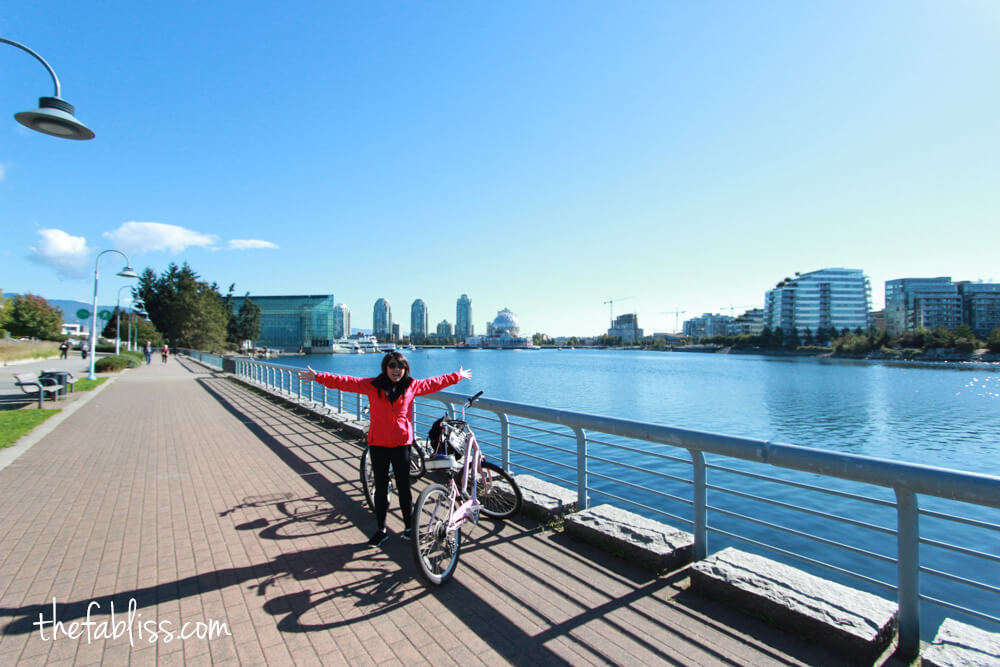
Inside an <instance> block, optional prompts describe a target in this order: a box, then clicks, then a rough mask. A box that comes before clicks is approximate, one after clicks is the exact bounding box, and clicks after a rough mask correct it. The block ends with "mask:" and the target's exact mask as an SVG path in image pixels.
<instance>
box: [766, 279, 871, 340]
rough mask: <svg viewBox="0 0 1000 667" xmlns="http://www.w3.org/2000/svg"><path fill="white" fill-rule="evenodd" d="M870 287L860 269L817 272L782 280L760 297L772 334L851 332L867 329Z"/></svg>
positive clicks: (868, 324) (869, 310)
mask: <svg viewBox="0 0 1000 667" xmlns="http://www.w3.org/2000/svg"><path fill="white" fill-rule="evenodd" d="M871 302H872V294H871V285H870V283H869V282H868V276H866V275H865V274H864V273H863V272H862V271H861V270H860V269H836V268H834V269H820V270H819V271H811V272H810V273H802V274H796V275H795V277H794V278H785V279H784V280H782V281H781V282H780V283H778V284H777V285H775V287H774V289H771V290H768V291H767V292H766V293H765V295H764V325H765V326H767V327H769V328H770V329H771V330H772V331H774V330H775V329H778V328H780V329H782V330H783V331H784V332H786V333H787V332H790V331H791V330H792V329H795V330H796V331H798V332H804V331H805V330H806V329H809V330H810V331H811V332H815V331H816V330H817V329H819V328H821V327H822V328H824V329H831V328H832V329H836V330H838V331H840V330H842V329H850V330H852V331H853V330H855V329H858V328H861V329H867V328H868V327H869V326H870V325H871Z"/></svg>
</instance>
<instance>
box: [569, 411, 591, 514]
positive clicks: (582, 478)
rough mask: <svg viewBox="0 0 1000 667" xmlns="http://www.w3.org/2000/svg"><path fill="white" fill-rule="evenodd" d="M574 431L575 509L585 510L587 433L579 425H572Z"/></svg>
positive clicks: (586, 497) (587, 500) (586, 502)
mask: <svg viewBox="0 0 1000 667" xmlns="http://www.w3.org/2000/svg"><path fill="white" fill-rule="evenodd" d="M573 432H574V433H576V509H577V511H579V510H585V509H587V508H588V507H589V506H590V504H589V503H590V499H589V496H588V495H587V435H586V434H585V433H584V432H583V429H582V428H580V427H579V426H574V427H573Z"/></svg>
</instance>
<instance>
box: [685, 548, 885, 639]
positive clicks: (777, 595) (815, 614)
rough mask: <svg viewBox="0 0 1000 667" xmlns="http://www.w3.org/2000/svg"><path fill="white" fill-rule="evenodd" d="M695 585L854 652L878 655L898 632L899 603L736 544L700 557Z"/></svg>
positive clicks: (693, 570) (693, 576) (693, 572)
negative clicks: (897, 607) (748, 551)
mask: <svg viewBox="0 0 1000 667" xmlns="http://www.w3.org/2000/svg"><path fill="white" fill-rule="evenodd" d="M691 588H692V589H694V590H696V591H698V592H700V593H706V594H708V595H711V596H713V597H717V598H721V599H723V600H726V601H728V602H731V603H733V604H735V605H736V606H738V607H740V608H741V609H742V610H743V611H746V612H748V613H751V614H754V615H756V616H761V617H764V618H766V619H768V620H770V621H772V622H773V623H774V624H775V625H778V626H781V627H784V628H786V629H789V630H794V631H796V632H799V633H801V634H803V635H804V636H806V637H809V638H811V639H812V640H814V641H817V642H820V643H823V644H826V645H827V646H829V647H830V648H833V649H835V650H837V651H840V652H843V653H845V654H848V655H851V656H857V657H864V658H866V659H867V658H873V657H875V656H878V655H879V654H881V653H882V652H883V651H884V650H885V648H886V647H887V646H889V644H890V643H891V642H892V640H893V637H894V636H895V633H896V612H897V610H896V605H895V603H893V602H889V601H888V600H885V599H883V598H880V597H878V596H876V595H872V594H870V593H865V592H863V591H859V590H856V589H853V588H849V587H848V586H843V585H841V584H838V583H836V582H833V581H829V580H827V579H823V578H821V577H816V576H813V575H811V574H808V573H806V572H803V571H801V570H798V569H796V568H794V567H791V566H788V565H784V564H782V563H778V562H777V561H773V560H770V559H768V558H764V557H763V556H758V555H756V554H750V553H746V552H744V551H739V550H738V549H734V548H732V547H730V548H728V549H724V550H722V551H720V552H719V553H717V554H713V555H712V556H710V557H708V558H706V559H705V560H702V561H698V562H696V563H694V564H693V565H692V566H691Z"/></svg>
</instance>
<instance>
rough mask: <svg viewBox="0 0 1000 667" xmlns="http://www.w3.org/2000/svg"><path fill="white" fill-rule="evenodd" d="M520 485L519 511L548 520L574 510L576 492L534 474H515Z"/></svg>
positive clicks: (541, 519)
mask: <svg viewBox="0 0 1000 667" xmlns="http://www.w3.org/2000/svg"><path fill="white" fill-rule="evenodd" d="M515 480H516V481H517V485H518V486H519V487H521V497H522V499H523V504H522V506H521V511H522V512H523V513H525V514H527V515H529V516H532V517H534V518H536V519H538V520H540V521H550V520H552V519H554V518H557V517H561V516H564V515H566V514H568V513H570V512H575V511H576V492H575V491H571V490H570V489H567V488H565V487H562V486H559V485H558V484H552V483H551V482H546V481H545V480H543V479H539V478H537V477H535V476H534V475H516V476H515Z"/></svg>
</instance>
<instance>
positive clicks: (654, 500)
mask: <svg viewBox="0 0 1000 667" xmlns="http://www.w3.org/2000/svg"><path fill="white" fill-rule="evenodd" d="M299 370H301V369H297V368H291V367H284V366H279V365H276V364H270V363H261V362H254V361H248V360H237V361H236V363H235V374H236V375H237V376H238V377H241V378H243V379H244V380H246V381H248V382H251V383H253V384H256V385H259V386H261V387H263V388H266V389H267V390H269V391H272V392H275V393H278V394H282V395H284V396H285V397H287V398H290V399H292V400H294V401H296V402H298V403H300V404H303V405H307V406H312V407H313V408H314V409H317V410H321V411H328V412H333V411H336V412H339V413H341V414H342V415H345V416H353V417H355V418H357V419H362V418H363V416H364V414H365V407H364V399H363V398H362V397H361V396H359V395H357V394H348V395H347V396H345V395H344V394H343V393H341V392H339V391H337V390H327V389H325V388H323V387H321V386H319V385H316V384H315V383H309V384H307V385H305V386H303V385H302V384H301V383H300V382H299V380H298V371H299ZM465 398H466V397H465V396H462V395H459V394H454V393H450V392H438V393H436V394H433V395H432V396H430V397H427V398H426V399H421V400H419V401H417V403H416V414H415V427H416V428H417V431H418V432H423V431H421V429H422V428H429V426H430V423H431V422H432V421H433V420H434V419H436V418H437V417H438V416H440V415H441V407H440V406H441V404H443V405H444V408H445V409H446V410H447V411H449V412H453V410H454V408H455V406H457V405H459V404H461V403H462V402H464V401H465ZM431 399H433V400H431ZM435 404H436V405H438V406H439V407H438V409H437V411H436V412H435V411H433V410H431V409H430V408H431V406H433V405H435ZM345 405H349V407H348V409H347V410H345ZM467 418H468V419H469V420H470V421H471V422H473V427H474V428H475V430H476V433H477V435H478V436H479V438H478V439H479V442H480V445H482V446H483V450H484V453H486V454H487V455H491V458H495V459H497V460H499V462H500V463H501V465H502V466H503V467H504V468H505V469H507V470H511V471H513V472H515V473H518V474H532V475H535V476H538V477H540V478H543V479H546V480H548V481H551V482H554V483H556V484H559V485H561V486H565V487H567V488H570V489H573V490H575V491H576V494H577V498H578V507H579V508H580V509H584V508H587V507H590V506H591V498H592V496H597V497H601V498H604V499H607V500H608V501H610V502H612V503H613V504H616V505H619V506H623V505H624V506H630V507H633V508H636V509H637V510H638V511H639V512H641V513H642V514H643V515H644V516H658V517H662V518H663V519H664V520H666V521H667V522H669V523H672V524H676V523H682V524H685V525H686V526H690V529H691V532H692V533H693V535H694V558H695V559H702V558H705V557H706V556H707V555H708V553H709V534H712V535H715V536H718V539H719V540H720V542H723V543H730V542H734V541H736V542H741V543H744V544H748V545H750V548H751V549H755V550H764V551H768V552H771V553H776V554H779V559H781V560H786V561H787V560H794V561H797V562H800V563H805V564H806V569H810V570H813V571H816V570H822V571H825V572H830V573H832V578H834V579H841V580H842V579H852V580H855V581H860V582H862V583H861V587H862V588H865V589H868V590H875V591H881V592H883V593H884V592H885V591H890V592H894V593H895V595H894V597H895V598H896V601H897V604H898V608H899V617H898V621H899V646H900V649H901V650H902V651H903V652H909V653H912V654H914V655H915V654H916V652H917V650H918V649H919V641H920V631H921V622H920V621H921V606H920V605H921V602H923V603H927V604H929V605H934V606H936V607H938V608H939V609H943V610H946V611H952V612H957V613H958V614H964V615H966V616H969V617H971V618H973V619H978V620H979V621H983V622H985V623H987V624H991V625H992V624H996V625H998V626H1000V614H998V613H997V612H996V611H993V610H996V609H1000V581H996V580H997V579H998V578H1000V567H998V566H1000V553H998V552H1000V539H998V537H1000V518H998V517H1000V513H997V512H994V511H993V509H995V508H1000V477H995V476H991V475H983V474H977V473H971V472H962V471H957V470H949V469H943V468H935V467H931V466H926V465H919V464H912V463H902V462H897V461H891V460H886V459H878V458H872V457H866V456H858V455H853V454H843V453H839V452H834V451H829V450H820V449H812V448H809V447H803V446H800V445H791V444H782V443H774V442H770V441H764V440H757V439H752V438H743V437H736V436H729V435H721V434H715V433H708V432H703V431H696V430H690V429H682V428H674V427H670V426H663V425H658V424H651V423H646V422H638V421H631V420H626V419H618V418H611V417H603V416H598V415H593V414H586V413H578V412H571V411H567V410H556V409H551V408H544V407H539V406H534V405H526V404H521V403H514V402H510V401H503V400H497V399H491V398H487V397H482V398H480V399H479V401H478V402H477V404H476V409H475V410H472V411H470V414H469V415H467ZM709 457H711V461H710V460H709ZM710 473H711V477H712V481H711V483H710V481H709V477H710ZM765 489H766V490H768V491H769V492H770V491H771V490H772V489H773V492H771V493H770V494H769V495H765V494H764V493H763V490H765ZM710 492H711V498H712V501H713V504H709V495H710ZM918 496H921V497H924V502H925V506H924V507H921V506H920V504H919V503H918ZM956 505H960V506H961V509H962V510H964V512H965V514H966V515H960V514H958V513H957V512H956V510H955V506H956ZM831 507H836V508H837V509H838V510H844V508H848V509H849V510H850V511H849V512H848V511H844V512H843V513H844V514H845V515H843V516H842V515H840V514H837V513H834V511H832V510H831ZM762 508H763V509H762ZM848 514H849V515H848ZM968 514H971V515H972V516H967V515H968ZM710 515H711V517H712V522H711V523H710V522H709V516H710ZM976 515H978V516H976ZM762 516H763V518H762ZM922 518H923V519H924V528H925V529H926V530H927V533H928V534H927V535H926V536H922V535H921V530H920V529H921V519H922ZM956 526H958V527H960V528H961V530H963V531H969V532H970V533H971V534H974V535H975V537H974V538H971V537H970V538H969V539H968V540H967V543H966V544H963V545H959V544H954V543H953V542H952V541H950V536H951V535H952V534H953V531H954V530H955V527H956ZM857 531H865V534H866V538H865V539H864V540H858V539H855V537H856V535H857ZM713 539H714V538H713ZM859 541H862V542H865V543H866V546H858V545H857V544H858V542H859ZM921 549H923V550H924V553H926V554H927V557H926V558H925V559H924V560H925V561H926V562H923V563H922V561H921V555H922V554H921ZM938 561H947V565H950V566H951V567H950V569H951V571H947V570H945V569H944V567H945V565H938ZM966 573H973V574H971V575H969V574H966ZM893 575H894V576H893ZM921 575H926V576H927V579H925V582H924V584H925V588H927V589H928V591H929V593H927V594H922V593H921ZM975 576H978V577H979V579H976V578H973V577H975ZM990 577H992V578H993V579H994V581H983V580H981V579H983V578H986V579H989V578H990ZM893 578H894V579H895V583H892V582H891V581H890V580H891V579H893ZM957 587H961V590H962V591H969V592H964V593H962V594H961V595H959V594H958V593H956V591H957V590H959V588H957ZM938 591H943V592H941V593H938ZM930 593H935V594H934V595H931V594H930ZM938 596H940V597H938ZM944 598H950V599H944ZM959 600H961V601H963V603H964V604H959V603H958V602H957V601H959ZM969 600H973V601H974V602H977V603H978V604H979V607H980V608H978V609H977V608H976V607H974V606H972V605H970V603H969ZM983 609H987V610H990V611H983Z"/></svg>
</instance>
